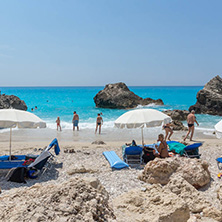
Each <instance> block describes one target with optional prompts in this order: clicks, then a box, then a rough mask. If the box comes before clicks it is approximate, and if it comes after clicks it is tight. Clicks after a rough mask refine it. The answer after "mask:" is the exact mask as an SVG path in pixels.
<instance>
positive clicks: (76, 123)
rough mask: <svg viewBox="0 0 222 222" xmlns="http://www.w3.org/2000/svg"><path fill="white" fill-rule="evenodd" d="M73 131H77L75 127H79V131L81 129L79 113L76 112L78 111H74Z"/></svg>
mask: <svg viewBox="0 0 222 222" xmlns="http://www.w3.org/2000/svg"><path fill="white" fill-rule="evenodd" d="M72 123H73V131H75V127H76V128H77V131H79V115H78V114H77V113H76V111H74V112H73V119H72Z"/></svg>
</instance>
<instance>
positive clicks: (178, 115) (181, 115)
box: [163, 109, 189, 130]
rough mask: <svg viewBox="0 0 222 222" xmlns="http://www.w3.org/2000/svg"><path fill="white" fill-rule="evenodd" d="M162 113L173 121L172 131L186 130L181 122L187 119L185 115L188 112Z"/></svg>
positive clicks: (170, 111)
mask: <svg viewBox="0 0 222 222" xmlns="http://www.w3.org/2000/svg"><path fill="white" fill-rule="evenodd" d="M163 113H165V114H167V115H168V116H170V117H171V119H172V120H173V121H172V123H171V127H172V129H173V130H187V127H185V126H184V125H183V123H182V122H181V121H185V120H186V119H187V115H188V114H189V111H187V110H179V109H175V110H166V111H163Z"/></svg>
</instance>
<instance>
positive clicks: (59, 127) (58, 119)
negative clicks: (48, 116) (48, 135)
mask: <svg viewBox="0 0 222 222" xmlns="http://www.w3.org/2000/svg"><path fill="white" fill-rule="evenodd" d="M56 123H57V131H58V129H60V131H62V128H61V125H60V118H59V116H58V117H57V120H56Z"/></svg>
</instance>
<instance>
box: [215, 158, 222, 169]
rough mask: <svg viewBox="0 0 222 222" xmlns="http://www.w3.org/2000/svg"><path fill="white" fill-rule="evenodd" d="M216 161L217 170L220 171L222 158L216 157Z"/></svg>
mask: <svg viewBox="0 0 222 222" xmlns="http://www.w3.org/2000/svg"><path fill="white" fill-rule="evenodd" d="M216 161H217V166H218V169H219V170H222V157H218V158H217V159H216Z"/></svg>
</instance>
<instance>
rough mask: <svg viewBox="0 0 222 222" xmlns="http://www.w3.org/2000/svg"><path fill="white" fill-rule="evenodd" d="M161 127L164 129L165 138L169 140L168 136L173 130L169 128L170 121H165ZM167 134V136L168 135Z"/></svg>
mask: <svg viewBox="0 0 222 222" xmlns="http://www.w3.org/2000/svg"><path fill="white" fill-rule="evenodd" d="M163 129H164V130H165V132H166V135H165V140H167V139H168V140H169V141H170V140H171V139H170V137H171V136H172V135H173V130H172V129H171V127H170V123H167V124H164V125H163ZM168 135H169V136H168Z"/></svg>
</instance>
